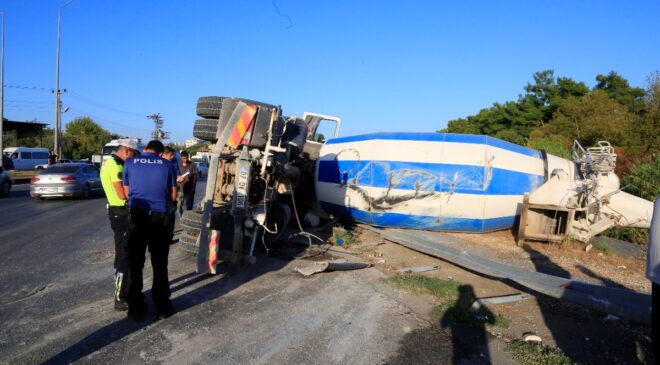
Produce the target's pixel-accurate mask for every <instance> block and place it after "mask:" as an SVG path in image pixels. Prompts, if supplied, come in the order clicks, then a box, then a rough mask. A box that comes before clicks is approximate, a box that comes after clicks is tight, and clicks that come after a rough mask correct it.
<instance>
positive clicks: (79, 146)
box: [62, 117, 112, 159]
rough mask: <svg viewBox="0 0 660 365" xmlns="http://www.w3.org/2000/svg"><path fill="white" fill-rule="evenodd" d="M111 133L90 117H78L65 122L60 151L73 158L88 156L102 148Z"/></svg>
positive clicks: (110, 136) (110, 137)
mask: <svg viewBox="0 0 660 365" xmlns="http://www.w3.org/2000/svg"><path fill="white" fill-rule="evenodd" d="M111 139H112V134H111V133H110V132H108V131H106V130H105V129H103V128H101V126H99V125H98V124H96V123H95V122H94V121H93V120H92V118H89V117H79V118H76V119H74V120H73V121H71V122H69V123H67V125H66V127H65V129H64V133H63V134H62V151H63V152H62V153H63V154H64V156H68V157H71V158H73V159H82V158H88V157H90V156H91V155H93V154H98V153H100V152H101V150H102V149H103V145H105V144H106V143H107V142H108V141H109V140H111Z"/></svg>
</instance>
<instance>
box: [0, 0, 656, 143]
mask: <svg viewBox="0 0 660 365" xmlns="http://www.w3.org/2000/svg"><path fill="white" fill-rule="evenodd" d="M63 3H64V1H51V0H5V1H2V2H0V11H2V12H4V14H5V85H7V86H6V87H5V117H6V118H8V119H10V120H19V121H24V120H32V119H35V118H37V119H39V120H40V121H43V122H46V123H53V121H54V96H53V95H52V94H51V93H50V91H49V89H52V88H54V85H55V48H56V38H57V37H56V35H57V9H58V6H60V5H61V4H63ZM62 14H63V15H62V44H61V64H60V67H61V73H60V87H61V88H66V89H67V90H68V93H67V94H65V95H64V96H63V97H62V100H63V103H64V105H65V106H67V107H69V108H70V110H69V111H68V112H67V113H65V114H64V115H63V121H64V123H66V122H67V121H69V120H71V119H73V118H75V117H77V116H81V115H88V116H91V117H92V118H94V119H95V120H96V121H97V122H99V124H101V125H102V126H103V127H104V128H106V129H108V130H110V131H112V132H115V133H119V134H122V135H129V136H140V137H143V138H148V135H149V132H150V131H151V129H152V128H153V125H152V123H151V122H150V121H149V120H148V119H146V118H145V117H143V116H146V115H148V114H152V113H157V112H159V113H161V114H162V115H163V117H164V119H165V126H164V129H165V130H168V131H171V132H172V137H173V138H172V140H174V141H183V140H185V139H187V138H190V137H192V126H193V123H194V120H195V119H197V117H196V115H195V105H196V100H197V97H199V96H204V95H223V96H238V97H244V98H250V99H256V100H261V101H264V102H268V103H272V104H280V105H282V107H283V109H284V112H285V114H287V115H294V114H297V115H300V116H302V113H303V112H305V111H313V112H318V113H323V114H329V115H336V116H339V117H341V118H342V130H341V134H342V135H352V134H358V133H365V132H373V131H420V132H421V131H428V132H431V131H435V130H437V129H439V128H443V127H445V126H446V124H447V121H448V120H451V119H454V118H458V117H464V116H467V115H470V114H474V113H476V112H478V110H479V109H480V108H483V107H488V106H490V105H491V104H492V103H493V102H495V101H500V102H502V101H507V100H513V99H515V98H516V97H517V96H518V94H520V93H522V91H523V87H524V85H525V84H526V83H527V82H529V81H530V80H531V79H532V74H533V73H534V72H535V71H540V70H544V69H554V70H555V75H556V76H567V77H572V78H573V79H575V80H578V81H584V82H586V83H587V84H588V85H589V86H593V85H594V83H595V76H596V75H597V74H604V73H607V72H609V71H612V70H614V71H617V72H619V73H620V74H621V75H622V76H623V77H625V78H627V79H628V80H629V81H630V83H631V84H632V85H634V86H640V87H645V85H646V77H647V76H648V75H649V74H650V73H652V72H654V71H656V70H660V41H659V40H660V21H659V19H660V2H658V1H634V2H626V1H489V2H487V1H460V2H459V1H453V2H449V1H356V0H341V1H289V0H276V1H274V2H273V1H271V0H259V1H219V0H207V1H201V0H197V1H196V0H188V1H182V0H180V1H156V0H149V1H146V0H145V1H134V0H115V1H97V0H75V1H74V2H73V3H72V4H71V5H69V6H68V7H66V8H65V9H64V10H63V13H62ZM22 87H37V88H43V89H36V90H32V89H23V88H22Z"/></svg>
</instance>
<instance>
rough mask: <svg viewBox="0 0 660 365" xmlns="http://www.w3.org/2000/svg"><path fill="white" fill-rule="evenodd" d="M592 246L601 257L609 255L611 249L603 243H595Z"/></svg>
mask: <svg viewBox="0 0 660 365" xmlns="http://www.w3.org/2000/svg"><path fill="white" fill-rule="evenodd" d="M593 245H594V251H596V252H599V253H602V254H603V255H609V254H610V251H612V248H611V247H610V245H608V244H607V243H605V242H596V243H594V244H593Z"/></svg>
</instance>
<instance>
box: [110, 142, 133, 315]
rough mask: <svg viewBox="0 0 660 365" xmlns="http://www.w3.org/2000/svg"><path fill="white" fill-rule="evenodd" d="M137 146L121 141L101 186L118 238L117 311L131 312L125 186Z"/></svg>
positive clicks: (116, 257) (115, 295)
mask: <svg viewBox="0 0 660 365" xmlns="http://www.w3.org/2000/svg"><path fill="white" fill-rule="evenodd" d="M137 149H138V147H137V143H136V142H135V141H134V140H130V139H121V140H119V148H117V151H115V153H114V154H112V156H111V157H110V158H109V159H107V160H105V161H104V162H103V165H102V166H101V184H103V191H105V196H106V198H107V199H108V217H109V218H110V227H111V228H112V231H113V232H114V236H115V294H114V302H115V310H118V311H125V310H127V309H128V303H127V302H126V298H127V294H128V286H129V283H130V278H129V274H128V273H129V262H128V207H127V206H126V195H125V193H124V187H123V184H122V173H123V170H124V161H126V160H127V159H129V158H131V157H133V156H134V155H135V151H137Z"/></svg>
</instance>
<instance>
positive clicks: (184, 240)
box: [179, 232, 199, 256]
mask: <svg viewBox="0 0 660 365" xmlns="http://www.w3.org/2000/svg"><path fill="white" fill-rule="evenodd" d="M197 237H198V236H193V235H190V234H188V233H186V232H184V233H182V234H181V235H179V248H181V250H182V251H184V252H187V253H189V254H192V255H195V256H196V255H197V254H198V253H199V245H198V244H197Z"/></svg>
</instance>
